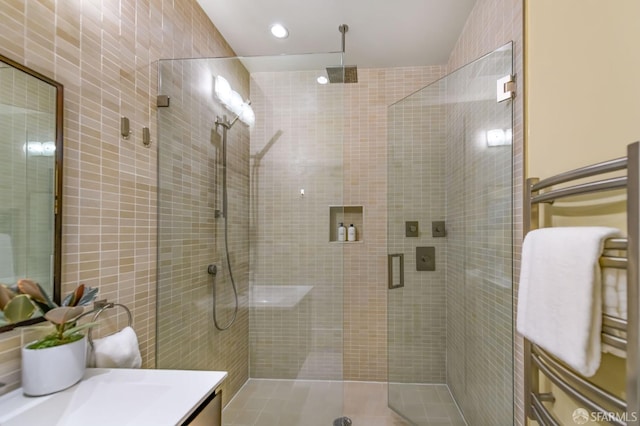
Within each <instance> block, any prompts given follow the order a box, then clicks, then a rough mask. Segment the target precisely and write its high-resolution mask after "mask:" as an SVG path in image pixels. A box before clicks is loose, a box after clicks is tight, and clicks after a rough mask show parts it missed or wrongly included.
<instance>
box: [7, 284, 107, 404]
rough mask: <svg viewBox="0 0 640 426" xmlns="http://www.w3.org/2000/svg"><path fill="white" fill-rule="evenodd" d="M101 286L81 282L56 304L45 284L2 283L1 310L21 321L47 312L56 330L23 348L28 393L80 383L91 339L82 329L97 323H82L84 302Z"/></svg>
mask: <svg viewBox="0 0 640 426" xmlns="http://www.w3.org/2000/svg"><path fill="white" fill-rule="evenodd" d="M97 293H98V289H93V288H88V287H85V285H84V284H80V285H79V286H78V287H77V288H76V289H75V290H74V291H73V292H71V293H70V294H69V295H68V296H67V297H66V298H65V299H64V300H63V302H62V306H58V305H57V304H55V303H54V302H53V301H52V300H51V299H50V298H49V296H48V295H47V294H46V292H45V291H44V290H43V289H42V287H41V286H40V285H39V284H38V283H36V282H33V281H31V280H26V279H24V280H20V281H18V285H17V288H16V289H10V288H8V287H6V286H3V285H0V310H2V312H3V315H4V317H5V319H6V320H7V321H10V322H18V321H22V320H25V319H29V318H33V317H34V315H37V314H40V315H44V318H45V319H46V320H48V321H49V322H50V323H51V324H52V325H53V328H54V330H53V332H52V333H50V334H47V335H46V336H44V337H43V338H41V339H39V340H36V341H34V342H31V343H29V344H27V345H25V346H24V347H23V348H22V389H23V392H24V393H25V394H26V395H30V396H38V395H46V394H50V393H54V392H58V391H60V390H63V389H66V388H68V387H69V386H72V385H74V384H75V383H77V382H78V381H79V380H80V379H81V378H82V376H83V374H84V371H85V368H86V354H87V339H86V336H85V335H84V334H83V333H81V331H82V330H84V329H86V328H88V327H91V326H93V325H95V324H94V323H85V324H81V325H79V324H78V320H79V319H80V318H81V317H82V316H83V314H84V308H83V306H84V305H88V304H89V303H91V301H93V299H95V296H96V294H97Z"/></svg>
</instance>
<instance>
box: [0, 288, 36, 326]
mask: <svg viewBox="0 0 640 426" xmlns="http://www.w3.org/2000/svg"><path fill="white" fill-rule="evenodd" d="M35 310H36V307H35V306H33V303H31V299H29V296H27V295H26V294H19V295H17V296H16V297H14V298H13V299H11V301H9V303H7V304H6V305H5V307H4V316H5V317H6V318H7V319H8V320H9V321H11V322H12V323H16V322H20V321H24V320H28V319H29V318H31V315H33V311H35Z"/></svg>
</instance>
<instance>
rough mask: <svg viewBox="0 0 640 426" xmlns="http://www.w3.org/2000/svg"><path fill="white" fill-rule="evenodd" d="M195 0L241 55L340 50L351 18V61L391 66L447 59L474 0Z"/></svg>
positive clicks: (362, 65)
mask: <svg viewBox="0 0 640 426" xmlns="http://www.w3.org/2000/svg"><path fill="white" fill-rule="evenodd" d="M197 1H198V3H199V4H200V5H201V6H202V8H203V9H204V11H205V12H206V13H207V15H208V16H209V18H210V19H211V21H212V22H213V23H214V25H215V26H216V27H217V28H218V30H220V32H221V33H222V35H223V37H224V38H225V39H226V40H227V42H228V43H229V44H230V45H231V47H232V48H233V49H234V51H235V52H236V55H238V56H256V55H257V56H262V55H280V54H293V53H296V54H297V53H316V52H336V51H340V50H341V37H342V35H341V34H340V32H339V31H338V26H339V25H340V24H347V25H348V26H349V31H348V32H347V34H346V49H345V51H346V53H345V65H357V66H358V67H359V68H385V67H405V66H416V65H442V64H446V63H447V61H448V59H449V55H450V53H451V51H452V49H453V47H454V45H455V42H456V40H457V39H458V36H459V35H460V32H461V31H462V28H463V26H464V24H465V22H466V20H467V17H468V16H469V13H470V12H471V9H472V8H473V6H474V4H475V1H476V0H395V1H380V0H324V1H320V2H312V1H310V0H197ZM276 22H279V23H282V24H283V25H284V26H285V27H287V28H288V30H289V37H288V38H286V39H282V40H279V39H276V38H275V37H273V36H272V35H271V33H270V31H269V28H270V26H271V25H272V24H273V23H276Z"/></svg>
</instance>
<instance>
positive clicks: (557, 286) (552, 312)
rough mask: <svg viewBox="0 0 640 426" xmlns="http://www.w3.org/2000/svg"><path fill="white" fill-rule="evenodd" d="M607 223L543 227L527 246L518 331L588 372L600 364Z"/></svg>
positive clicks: (616, 233) (610, 230)
mask: <svg viewBox="0 0 640 426" xmlns="http://www.w3.org/2000/svg"><path fill="white" fill-rule="evenodd" d="M617 236H620V231H618V230H617V229H614V228H605V227H558V228H544V229H537V230H534V231H531V232H529V233H528V234H527V236H526V238H525V240H524V243H523V246H522V265H521V272H520V289H519V293H518V318H517V328H518V332H520V333H521V334H522V335H524V336H525V337H526V338H527V339H529V340H530V341H532V342H534V343H536V344H537V345H539V346H540V347H542V348H543V349H546V350H547V351H548V352H550V353H551V354H553V355H555V356H556V357H558V358H559V359H561V360H562V361H564V362H566V363H567V364H568V365H569V366H571V367H572V368H573V369H575V370H576V371H578V372H579V373H580V374H582V375H584V376H587V377H589V376H592V375H594V374H595V372H596V370H597V369H598V367H599V366H600V358H601V339H600V333H601V330H602V275H601V270H600V265H599V263H598V260H599V258H600V255H601V254H602V248H603V245H604V240H605V239H607V238H611V237H617Z"/></svg>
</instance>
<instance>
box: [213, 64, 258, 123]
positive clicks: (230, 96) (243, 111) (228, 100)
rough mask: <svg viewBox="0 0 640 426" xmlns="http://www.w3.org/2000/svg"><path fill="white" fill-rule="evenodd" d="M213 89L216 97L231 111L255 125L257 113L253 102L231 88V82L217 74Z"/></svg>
mask: <svg viewBox="0 0 640 426" xmlns="http://www.w3.org/2000/svg"><path fill="white" fill-rule="evenodd" d="M213 89H214V92H215V95H216V98H218V100H219V101H220V102H222V105H224V106H225V108H227V109H228V110H229V111H231V112H232V113H234V114H235V115H237V116H238V118H239V119H240V121H242V122H243V123H244V124H247V125H249V126H253V124H254V123H255V121H256V115H255V113H254V112H253V108H251V105H250V104H251V102H250V101H245V100H243V99H242V96H241V95H240V94H239V93H238V92H236V91H235V90H233V89H232V88H231V85H230V84H229V82H228V81H227V80H226V79H225V78H224V77H222V76H220V75H217V76H215V78H214V82H213Z"/></svg>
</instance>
